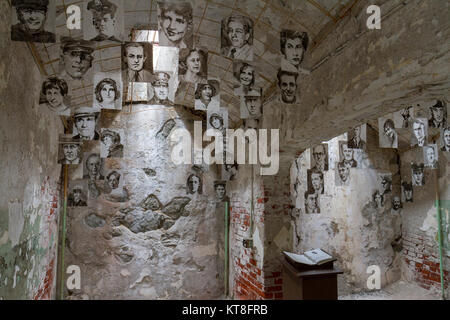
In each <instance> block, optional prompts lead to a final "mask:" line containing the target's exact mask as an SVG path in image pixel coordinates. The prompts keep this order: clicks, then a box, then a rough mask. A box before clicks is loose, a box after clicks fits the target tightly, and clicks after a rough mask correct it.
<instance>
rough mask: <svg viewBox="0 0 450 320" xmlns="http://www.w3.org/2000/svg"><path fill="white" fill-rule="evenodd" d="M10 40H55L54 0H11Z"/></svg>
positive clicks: (46, 41) (45, 41) (53, 41)
mask: <svg viewBox="0 0 450 320" xmlns="http://www.w3.org/2000/svg"><path fill="white" fill-rule="evenodd" d="M11 4H12V6H13V9H12V19H11V40H13V41H28V42H40V43H55V42H56V35H55V30H56V24H55V16H56V3H55V0H12V3H11Z"/></svg>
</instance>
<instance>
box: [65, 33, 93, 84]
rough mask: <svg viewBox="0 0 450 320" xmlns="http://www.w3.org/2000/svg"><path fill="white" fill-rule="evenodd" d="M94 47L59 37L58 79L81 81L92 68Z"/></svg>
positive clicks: (82, 41)
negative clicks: (59, 70) (59, 69)
mask: <svg viewBox="0 0 450 320" xmlns="http://www.w3.org/2000/svg"><path fill="white" fill-rule="evenodd" d="M93 52H94V45H93V43H92V42H89V41H85V40H75V39H72V38H70V37H61V57H60V63H61V73H60V77H62V78H69V79H72V80H81V79H83V77H84V76H85V75H86V74H87V72H88V71H89V70H91V68H92V62H93V60H94V56H93Z"/></svg>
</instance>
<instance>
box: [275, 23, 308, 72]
mask: <svg viewBox="0 0 450 320" xmlns="http://www.w3.org/2000/svg"><path fill="white" fill-rule="evenodd" d="M308 43H309V37H308V34H307V33H306V32H300V31H293V30H281V32H280V50H281V55H282V56H281V70H284V71H290V72H296V73H302V74H310V72H309V71H308V70H305V69H303V68H301V67H300V64H301V63H302V61H303V57H304V55H305V52H306V49H307V48H308Z"/></svg>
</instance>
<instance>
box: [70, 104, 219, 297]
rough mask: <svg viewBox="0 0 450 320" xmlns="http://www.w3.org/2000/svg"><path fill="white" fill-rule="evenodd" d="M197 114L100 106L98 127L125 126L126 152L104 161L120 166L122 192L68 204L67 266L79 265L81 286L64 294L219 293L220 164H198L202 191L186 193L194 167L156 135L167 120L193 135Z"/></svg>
mask: <svg viewBox="0 0 450 320" xmlns="http://www.w3.org/2000/svg"><path fill="white" fill-rule="evenodd" d="M170 119H173V120H170ZM194 120H200V119H198V118H197V117H195V116H192V114H190V113H189V112H187V111H185V110H183V108H181V107H178V108H176V109H175V108H169V107H162V106H160V107H157V106H146V105H134V106H133V108H132V112H131V113H128V112H127V111H125V110H123V111H122V112H120V113H115V112H105V110H103V111H102V118H101V122H102V124H101V127H102V128H120V129H124V132H125V137H124V142H123V144H124V157H123V158H122V159H118V158H115V159H105V167H107V168H115V169H119V168H120V169H121V170H122V172H123V179H124V181H125V189H126V191H125V192H124V194H123V196H119V197H113V196H110V195H108V194H102V195H100V196H99V197H98V198H97V199H89V202H88V207H85V208H83V207H79V208H70V209H69V210H68V224H67V232H68V233H67V242H66V243H67V245H66V262H65V264H66V266H68V265H77V266H79V267H80V269H81V289H80V290H77V289H74V290H71V291H70V292H66V297H67V298H68V299H214V298H218V297H220V296H221V295H223V293H224V209H223V208H222V207H223V205H222V204H218V205H217V206H216V202H215V192H214V189H213V185H214V181H215V180H218V179H217V173H216V172H217V169H216V168H215V166H207V165H202V166H201V170H202V171H203V194H193V195H192V194H188V193H187V190H186V179H187V177H188V176H189V174H190V173H192V172H194V171H193V169H192V165H175V164H174V163H173V162H172V160H171V158H170V152H171V148H170V146H171V143H170V141H169V138H167V137H165V136H164V135H162V134H161V133H159V134H158V132H166V133H169V132H170V130H167V131H165V130H163V131H161V128H162V127H163V126H164V124H166V123H167V121H174V122H175V127H174V129H175V128H186V129H188V130H189V132H191V134H192V132H193V126H194ZM174 129H172V130H174ZM87 150H88V149H87ZM79 167H81V166H79ZM81 177H82V172H81V168H77V169H76V170H73V171H72V172H71V173H70V179H72V180H75V179H80V178H81ZM100 187H101V186H100Z"/></svg>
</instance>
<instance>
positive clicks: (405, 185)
mask: <svg viewBox="0 0 450 320" xmlns="http://www.w3.org/2000/svg"><path fill="white" fill-rule="evenodd" d="M402 197H403V202H413V186H412V183H411V182H406V181H403V182H402Z"/></svg>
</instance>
